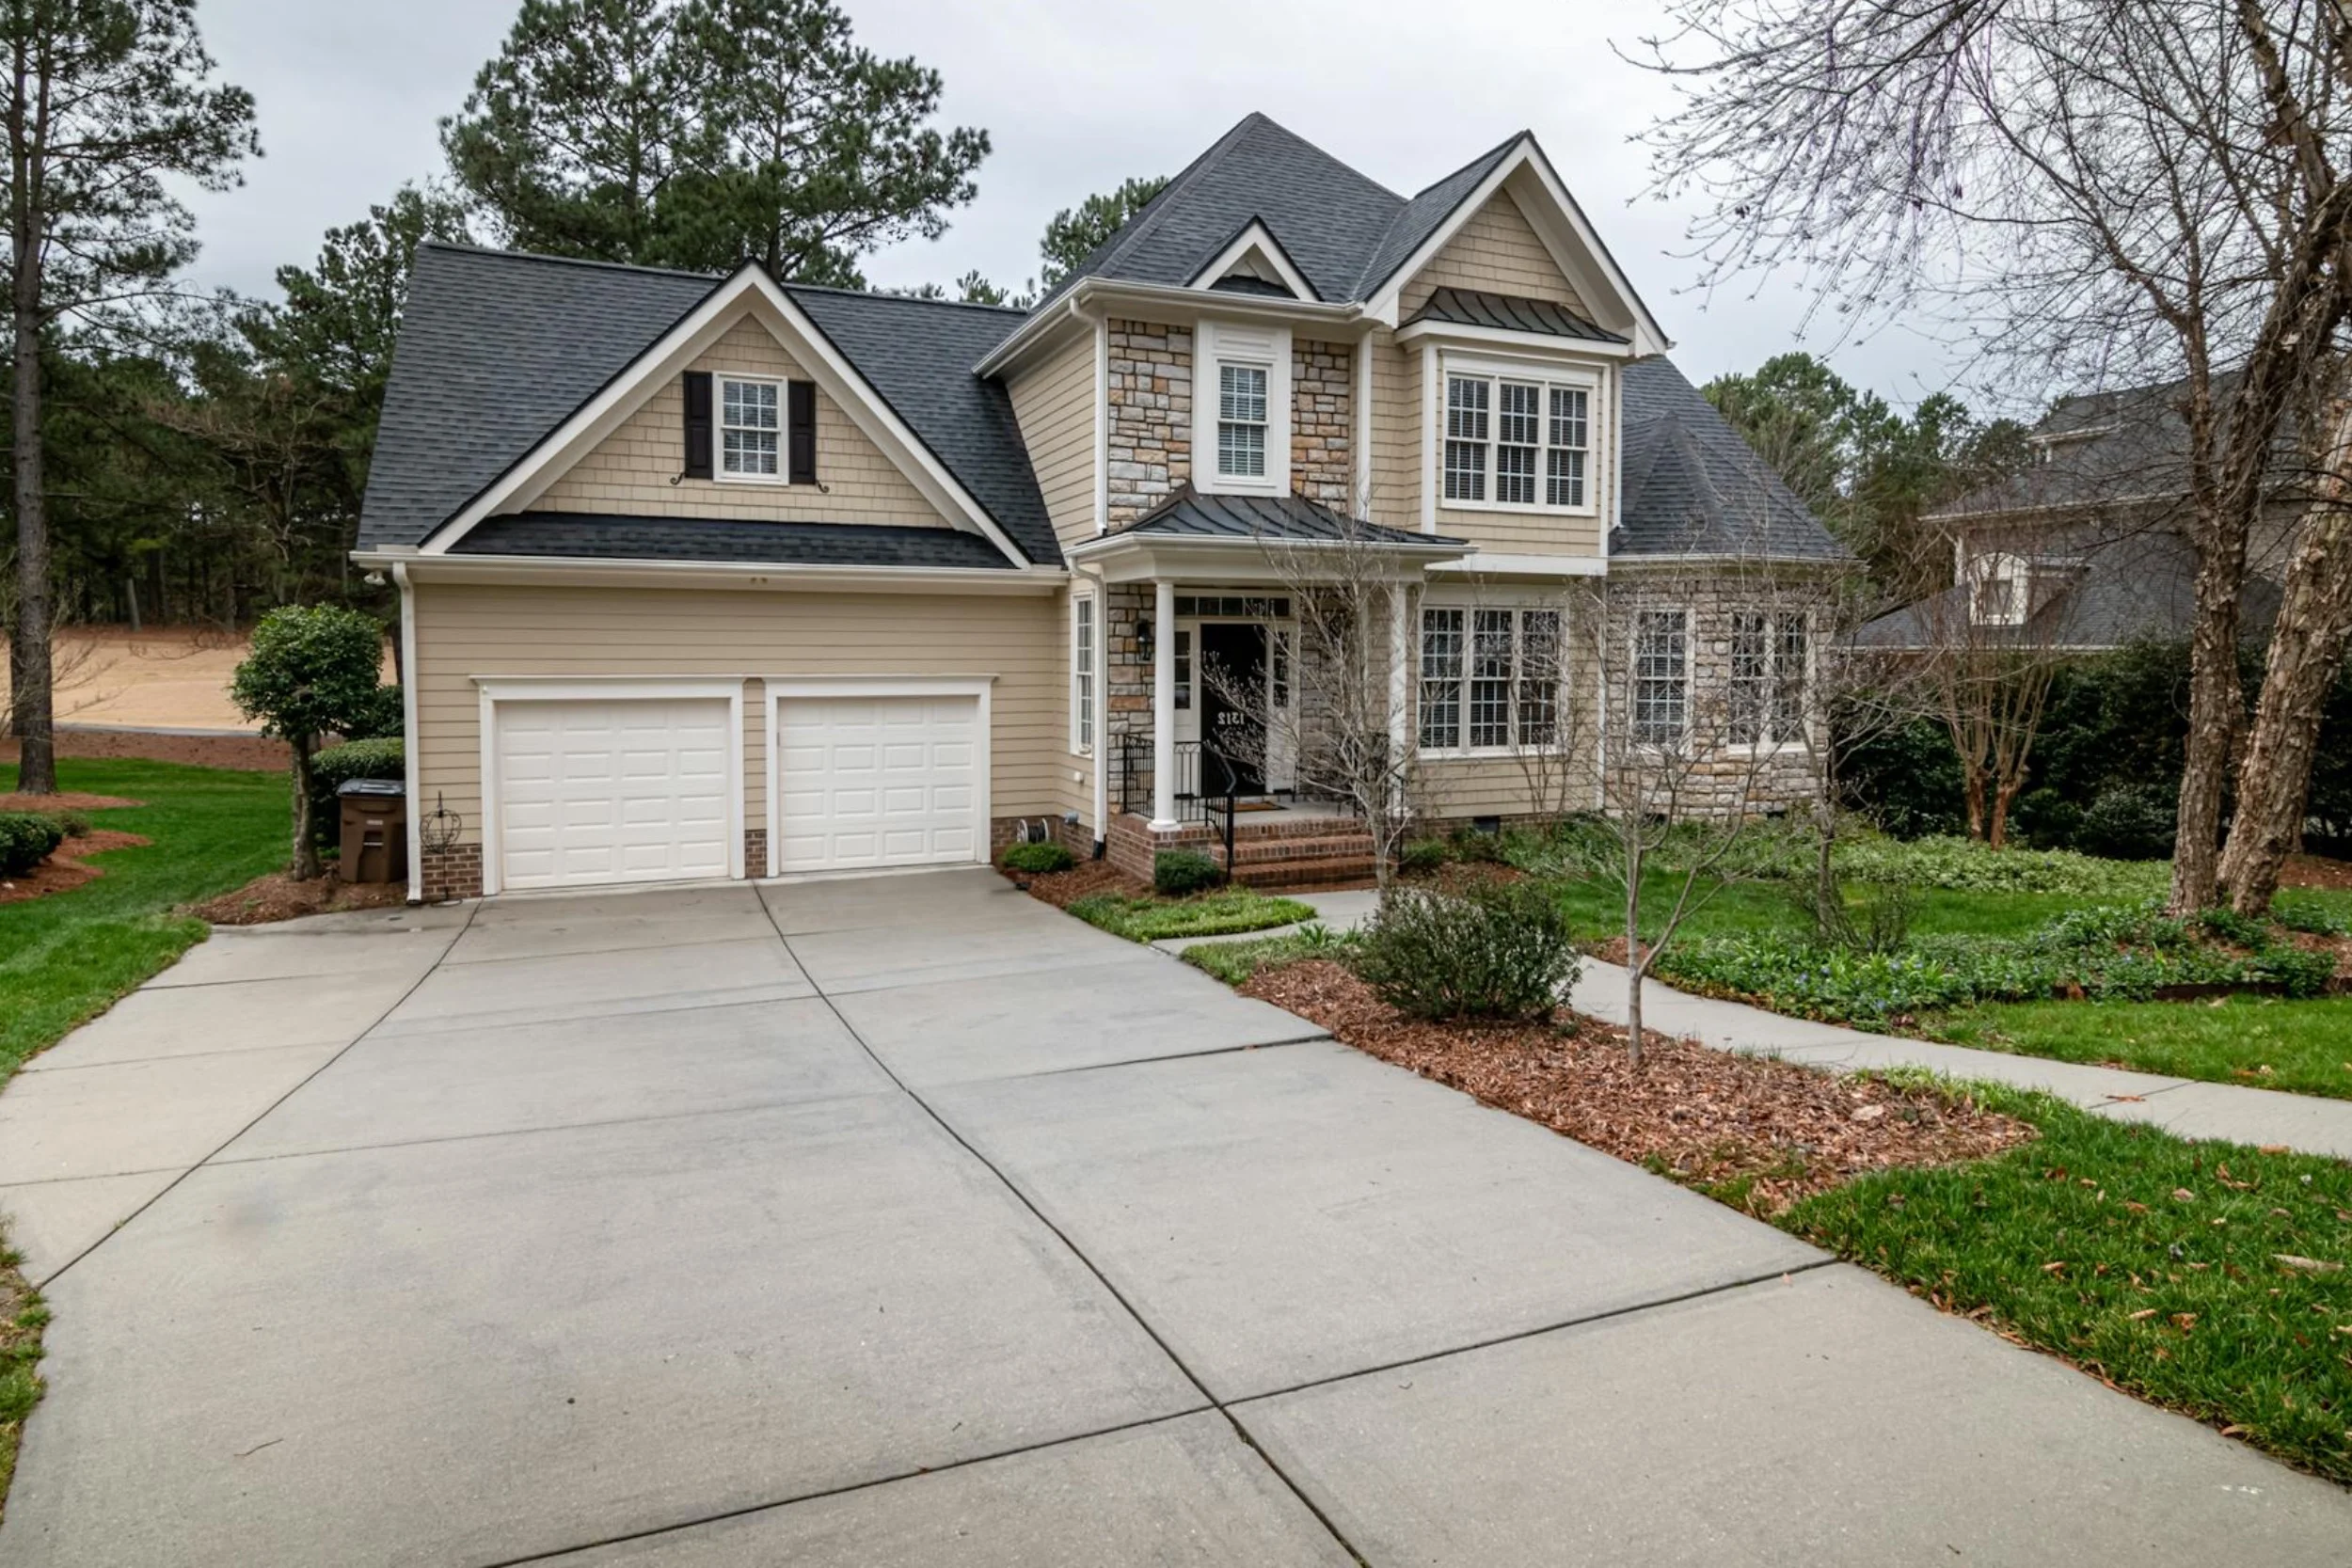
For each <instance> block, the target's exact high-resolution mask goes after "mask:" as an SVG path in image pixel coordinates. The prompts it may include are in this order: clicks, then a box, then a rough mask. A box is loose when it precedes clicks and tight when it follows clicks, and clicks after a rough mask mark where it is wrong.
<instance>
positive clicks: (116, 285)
mask: <svg viewBox="0 0 2352 1568" xmlns="http://www.w3.org/2000/svg"><path fill="white" fill-rule="evenodd" d="M0 46H5V48H6V50H7V58H8V79H7V81H6V83H5V85H0V117H4V118H5V123H6V135H7V137H8V169H7V173H6V179H7V181H8V256H7V259H6V266H7V269H8V299H9V312H10V318H11V323H12V325H13V326H14V329H15V336H14V349H15V363H14V368H13V378H12V399H11V402H12V407H11V417H12V423H13V432H12V435H13V440H14V444H15V451H14V463H13V467H14V473H13V475H12V479H13V490H12V495H13V499H14V505H15V509H16V529H17V559H16V566H17V594H16V624H15V626H14V628H13V635H12V636H11V638H10V641H9V650H8V652H9V671H10V675H11V677H12V681H13V701H12V707H13V713H12V720H13V724H14V728H15V730H16V734H17V737H18V740H19V742H20V743H21V746H22V752H21V767H20V772H19V779H18V787H19V788H20V789H23V790H25V791H27V792H30V793H37V794H46V793H52V792H54V791H55V790H56V787H57V775H56V736H55V733H54V732H55V705H54V697H55V693H54V691H53V689H52V686H53V682H52V667H51V663H50V646H49V635H50V623H51V618H52V615H51V611H52V598H51V594H52V587H53V585H52V583H51V580H50V546H49V526H48V512H47V498H46V495H45V492H44V489H43V483H42V468H41V450H42V449H41V435H42V420H41V391H42V373H41V362H42V347H43V343H44V340H46V339H48V338H49V337H50V336H51V335H52V334H54V333H55V332H56V331H57V330H58V329H59V328H60V327H61V326H64V327H68V328H72V329H74V330H76V331H79V332H80V333H82V334H84V335H86V336H92V337H98V338H102V339H103V336H105V335H106V334H107V333H109V332H110V331H113V330H117V329H119V328H120V327H121V326H123V325H125V323H126V320H127V319H128V318H129V317H130V316H131V315H132V314H133V313H134V312H135V310H136V309H137V308H138V307H139V306H141V305H142V304H145V303H148V302H151V301H152V300H154V299H155V297H156V296H157V295H158V294H159V293H162V292H164V291H165V290H166V289H167V286H168V280H169V278H170V277H171V275H172V274H173V273H174V272H175V271H177V270H178V269H179V268H181V267H182V266H184V265H185V264H186V263H187V262H188V261H189V260H191V259H192V258H193V257H194V256H195V254H196V239H195V235H194V232H193V230H194V226H195V220H194V218H193V217H192V215H191V214H189V212H188V210H187V208H186V207H185V206H183V204H182V203H181V202H179V201H178V200H176V199H174V198H173V197H172V196H171V195H170V193H169V191H168V189H167V181H173V180H178V181H184V182H188V183H191V184H194V185H196V186H197V187H199V189H205V190H219V189H224V188H226V187H228V186H230V185H232V184H234V183H235V182H236V180H237V178H238V176H237V166H238V164H239V162H240V161H241V160H242V159H243V158H245V157H246V156H248V155H250V154H254V153H258V152H259V151H260V144H259V142H258V140H257V139H256V137H255V135H254V131H253V100H252V97H251V95H249V94H248V93H246V92H245V91H244V90H243V89H241V88H238V87H230V86H227V85H225V84H222V83H219V82H216V81H215V80H213V61H212V57H211V56H210V55H207V54H206V53H205V52H204V46H203V43H202V41H201V40H200V39H199V37H198V34H197V27H196V8H195V3H194V0H0Z"/></svg>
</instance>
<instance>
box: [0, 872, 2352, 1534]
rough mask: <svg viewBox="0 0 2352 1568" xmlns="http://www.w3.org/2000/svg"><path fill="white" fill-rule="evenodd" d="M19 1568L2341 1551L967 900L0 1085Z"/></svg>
mask: <svg viewBox="0 0 2352 1568" xmlns="http://www.w3.org/2000/svg"><path fill="white" fill-rule="evenodd" d="M0 1207H5V1208H6V1209H7V1210H8V1212H10V1213H11V1215H12V1216H13V1217H14V1221H15V1224H16V1227H17V1230H18V1234H19V1237H20V1239H21V1244H23V1245H24V1246H25V1247H26V1249H27V1251H28V1254H29V1259H30V1265H31V1270H32V1272H33V1273H34V1274H35V1275H36V1276H37V1277H39V1278H40V1279H42V1280H44V1281H45V1282H46V1290H47V1293H48V1295H49V1297H50V1300H51V1302H52V1303H53V1305H54V1307H55V1309H56V1323H55V1324H54V1325H53V1327H52V1328H51V1330H50V1335H49V1346H50V1358H49V1360H48V1362H47V1364H46V1370H47V1375H48V1377H49V1381H50V1391H49V1397H48V1400H47V1402H46V1403H44V1404H43V1405H42V1406H41V1408H40V1411H39V1413H38V1414H37V1415H36V1416H35V1418H34V1419H33V1422H32V1425H31V1429H30V1431H29V1433H27V1441H26V1446H25V1449H24V1461H23V1465H22V1467H21V1468H20V1470H19V1472H18V1475H17V1480H16V1486H15V1491H14V1495H13V1497H11V1498H10V1500H9V1504H8V1520H7V1524H6V1527H5V1528H4V1529H0V1560H6V1561H7V1562H8V1563H11V1564H19V1565H27V1568H29V1565H34V1564H74V1565H82V1564H99V1563H120V1564H141V1565H150V1564H182V1563H186V1564H236V1565H240V1568H244V1565H250V1564H258V1563H271V1564H277V1563H285V1564H311V1563H329V1562H332V1563H338V1564H343V1563H350V1564H373V1563H436V1564H438V1563H453V1564H498V1563H514V1562H518V1561H533V1562H537V1561H551V1562H558V1563H564V1564H578V1565H586V1564H599V1565H604V1564H621V1563H628V1564H660V1565H662V1568H679V1565H692V1568H719V1565H750V1564H768V1563H776V1562H794V1563H799V1562H811V1563H858V1564H882V1563H886V1564H900V1563H904V1564H917V1563H920V1564H932V1563H941V1564H945V1563H955V1564H971V1563H978V1564H1006V1565H1011V1564H1035V1563H1057V1562H1072V1563H1085V1564H1089V1565H1094V1564H1113V1563H1144V1562H1152V1563H1174V1562H1199V1563H1235V1562H1246V1563H1251V1564H1274V1563H1331V1564H1345V1563H1347V1562H1349V1561H1350V1560H1362V1561H1366V1562H1371V1563H1375V1564H1387V1563H1399V1564H1402V1563H1464V1564H1468V1563H1501V1562H1511V1563H1520V1562H1595V1563H1623V1562H1644V1563H1679V1562H1690V1563H1700V1562H1705V1563H1710V1564H1713V1563H1726V1562H1754V1563H1788V1562H1798V1561H1802V1562H1806V1563H1816V1564H1818V1563H1851V1564H1872V1565H1877V1564H1884V1563H1905V1562H1935V1563H1946V1562H2001V1563H2020V1562H2051V1563H2057V1562H2074V1561H2094V1562H2096V1561H2124V1560H2130V1561H2134V1562H2179V1563H2192V1562H2194V1563H2203V1562H2210V1561H2219V1560H2232V1561H2249V1562H2251V1561H2260V1562H2264V1563H2268V1564H2294V1563H2321V1562H2328V1563H2340V1562H2341V1561H2342V1560H2344V1544H2345V1542H2346V1541H2348V1540H2352V1498H2348V1497H2347V1496H2346V1495H2345V1494H2344V1493H2343V1492H2341V1491H2339V1490H2338V1489H2336V1488H2334V1487H2331V1486H2328V1485H2325V1484H2323V1483H2320V1482H2318V1481H2312V1480H2309V1479H2307V1478H2304V1477H2301V1476H2297V1475H2295V1474H2292V1473H2290V1472H2288V1471H2286V1470H2285V1469H2283V1468H2281V1467H2280V1466H2278V1465H2272V1464H2270V1463H2269V1462H2267V1461H2265V1460H2264V1459H2262V1458H2261V1457H2260V1456H2258V1455H2256V1454H2254V1453H2253V1452H2251V1451H2250V1450H2249V1449H2244V1448H2242V1447H2240V1446H2238V1445H2235V1444H2233V1443H2231V1442H2229V1441H2227V1440H2225V1439H2223V1438H2221V1437H2218V1436H2217V1435H2215V1434H2213V1433H2210V1432H2207V1431H2205V1430H2204V1429H2202V1428H2201V1427H2198V1426H2196V1425H2194V1424H2192V1423H2190V1422H2187V1421H2185V1420H2181V1419H2179V1418H2173V1417H2170V1416H2167V1415H2164V1414H2162V1413H2160V1412H2157V1411H2154V1410H2152V1409H2149V1408H2147V1407H2145V1406H2143V1405H2140V1404H2138V1403H2137V1402H2133V1401H2131V1400H2128V1399H2125V1398H2122V1396H2119V1395H2115V1394H2112V1393H2109V1392H2108V1391H2106V1389H2104V1388H2102V1387H2101V1386H2098V1385H2097V1384H2096V1383H2094V1382H2093V1381H2091V1380H2090V1379H2089V1378H2087V1377H2084V1376H2082V1375H2080V1374H2078V1373H2076V1372H2074V1371H2072V1370H2068V1369H2066V1368H2064V1367H2062V1366H2060V1365H2058V1363H2056V1362H2053V1361H2050V1360H2047V1359H2045V1358H2042V1357H2039V1356H2035V1355H2031V1354H2026V1353H2024V1352H2021V1351H2018V1350H2015V1349H2013V1348H2011V1347H2010V1346H2008V1345H2006V1344H2004V1343H2003V1342H2001V1341H2000V1340H1998V1339H1996V1338H1994V1337H1993V1336H1991V1335H1989V1334H1986V1333H1983V1332H1982V1331H1980V1330H1979V1329H1977V1328H1975V1327H1973V1326H1972V1325H1969V1324H1967V1323H1960V1322H1955V1321H1953V1320H1950V1319H1947V1318H1945V1317H1942V1316H1940V1315H1938V1314H1937V1313H1935V1312H1934V1311H1932V1310H1931V1309H1930V1308H1928V1307H1924V1306H1922V1305H1920V1304H1918V1303H1916V1302H1914V1301H1913V1300H1911V1299H1910V1298H1909V1297H1908V1296H1906V1295H1904V1294H1903V1293H1901V1292H1900V1291H1896V1290H1894V1289H1892V1288H1890V1287H1888V1286H1885V1285H1883V1284H1882V1283H1880V1282H1879V1281H1877V1280H1876V1279H1874V1278H1872V1277H1871V1276H1869V1275H1864V1274H1861V1273H1859V1272H1856V1271H1854V1270H1851V1269H1849V1268H1846V1267H1843V1266H1841V1265H1837V1264H1834V1263H1831V1262H1829V1261H1828V1260H1827V1259H1823V1258H1822V1257H1821V1256H1820V1255H1819V1254H1817V1253H1815V1252H1813V1251H1812V1250H1810V1249H1809V1248H1807V1247H1805V1246H1804V1245H1802V1244H1800V1243H1796V1242H1794V1241H1792V1240H1790V1239H1789V1238H1788V1237H1786V1236H1784V1235H1782V1234H1780V1233H1779V1232H1777V1231H1774V1230H1772V1229H1771V1228H1769V1227H1764V1226H1761V1225H1757V1224H1754V1223H1751V1222H1749V1221H1747V1220H1744V1219H1741V1218H1740V1217H1739V1216H1737V1215H1735V1214H1733V1213H1731V1212H1729V1211H1727V1210H1724V1209H1722V1208H1719V1207H1717V1206H1716V1205H1714V1204H1711V1203H1709V1202H1708V1201H1706V1200H1704V1199H1702V1198H1698V1197H1695V1196H1691V1195H1689V1194H1686V1193H1684V1192H1681V1191H1679V1190H1677V1188H1675V1187H1673V1186H1671V1185H1669V1184H1667V1183H1666V1182H1663V1181H1661V1180H1654V1179H1652V1178H1650V1177H1648V1176H1646V1175H1645V1174H1643V1173H1642V1172H1640V1171H1639V1170H1636V1169H1634V1168H1632V1167H1630V1166H1628V1165H1624V1164H1618V1163H1617V1162H1615V1161H1613V1160H1611V1159H1609V1158H1607V1157H1605V1156H1603V1155H1600V1154H1597V1153H1596V1152H1593V1151H1592V1150H1589V1149H1587V1148H1582V1147H1581V1146H1580V1145H1578V1144H1575V1143H1572V1142H1569V1141H1568V1140H1566V1139H1564V1138H1559V1137H1556V1136H1554V1135H1552V1134H1551V1133H1549V1132H1545V1131H1543V1130H1541V1129H1539V1128H1537V1127H1534V1125H1532V1124H1530V1123H1527V1122H1523V1121H1520V1120H1518V1119H1517V1118H1515V1117H1508V1116H1504V1115H1501V1114H1499V1113H1496V1112H1492V1111H1488V1110H1486V1109H1483V1108H1481V1107H1480V1106H1478V1105H1476V1104H1475V1103H1473V1102H1472V1101H1469V1100H1467V1099H1465V1098H1463V1097H1462V1096H1460V1095H1457V1094H1454V1092H1452V1091H1450V1090H1447V1089H1444V1088H1440V1087H1438V1086H1437V1085H1433V1084H1429V1083H1426V1082H1424V1081H1422V1080H1420V1079H1418V1078H1415V1077H1413V1076H1411V1075H1409V1074H1407V1073H1405V1072H1401V1071H1398V1070H1396V1069H1391V1068H1389V1067H1386V1066H1383V1065H1381V1064H1379V1063H1377V1062H1375V1061H1373V1060H1371V1059H1369V1058H1367V1057H1363V1056H1360V1055H1358V1054H1356V1053H1353V1052H1350V1051H1347V1050H1345V1049H1343V1048H1341V1047H1339V1046H1337V1045H1335V1044H1333V1043H1331V1042H1330V1041H1328V1040H1325V1039H1321V1038H1318V1037H1315V1035H1314V1032H1313V1031H1312V1030H1311V1028H1310V1027H1309V1026H1307V1025H1305V1024H1303V1023H1302V1022H1299V1021H1298V1020H1296V1019H1295V1018H1293V1017H1291V1016H1290V1015H1288V1014H1285V1013H1281V1012H1279V1011H1276V1010H1275V1009H1272V1008H1270V1007H1265V1006H1260V1005H1258V1004H1255V1003H1251V1002H1247V1001H1243V1000H1241V999H1238V998H1235V997H1233V996H1232V995H1231V994H1229V993H1228V992H1226V991H1225V990H1223V989H1222V988H1220V987H1218V986H1216V984H1214V983H1212V982H1210V981H1209V980H1207V979H1206V978H1204V977H1202V976H1200V975H1199V974H1195V973H1193V972H1191V971H1189V970H1187V969H1185V968H1184V967H1183V966H1181V965H1180V964H1178V963H1177V962H1175V961H1174V960H1173V959H1171V958H1168V957H1167V956H1165V955H1162V954H1158V953H1155V952H1152V951H1151V950H1149V949H1143V948H1137V947H1133V946H1130V945H1128V944H1126V943H1123V942H1119V941H1117V940H1115V939H1113V938H1110V937H1107V936H1104V935H1102V934H1100V933H1097V932H1095V931H1092V930H1090V929H1089V928H1087V927H1083V926H1080V925H1078V924H1077V923H1075V922H1073V921H1070V920H1068V919H1066V918H1065V917H1063V916H1061V915H1058V914H1057V913H1056V912H1054V911H1051V910H1049V909H1047V908H1045V907H1044V906H1042V905H1039V904H1036V903H1033V902H1031V901H1030V900H1028V899H1027V898H1025V897H1024V896H1022V895H1018V894H1016V893H1014V892H1012V891H1011V890H1010V889H1009V888H1008V887H1007V886H1006V885H1005V884H1004V883H1003V882H1002V881H1001V880H999V879H996V878H995V877H993V875H990V874H987V873H946V874H939V875H931V876H921V877H899V878H887V879H869V880H863V881H840V882H827V883H818V884H812V885H806V886H796V887H781V888H771V889H768V890H765V892H764V893H755V892H753V891H751V890H748V889H730V890H724V891H714V892H691V893H689V892H649V893H643V894H636V895H612V896H599V897H575V898H561V899H554V898H550V899H540V900H532V901H516V902H493V903H490V904H487V905H484V906H481V907H479V908H476V909H469V910H460V911H419V912H416V913H402V914H398V915H392V916H384V915H375V916H367V917H358V918H353V917H333V918H330V919H327V920H323V921H317V922H311V923H306V924H305V925H304V926H302V927H293V928H287V927H281V928H278V929H273V930H264V931H236V932H226V931H225V932H221V933H219V934H217V935H216V936H215V939H214V940H213V941H212V942H208V943H206V944H205V945H204V946H202V947H200V948H199V949H198V950H197V951H196V952H195V953H193V954H191V955H190V956H189V958H187V959H186V960H185V961H183V963H182V964H181V965H180V966H178V967H177V968H176V969H174V970H173V971H172V972H171V973H170V974H167V976H165V977H164V978H163V979H162V980H161V981H159V982H158V983H157V984H155V985H154V986H151V987H150V988H148V989H147V990H143V991H141V992H139V993H138V994H137V995H135V996H134V997H132V998H130V999H128V1000H127V1001H126V1002H124V1003H123V1004H122V1005H121V1006H119V1007H118V1008H117V1009H116V1010H115V1011H114V1012H113V1013H110V1014H109V1015H107V1016H106V1017H105V1018H103V1019H102V1020H100V1021H99V1022H96V1023H94V1024H92V1025H90V1026H89V1027H88V1028H86V1029H84V1030H82V1031H81V1032H80V1033H79V1034H77V1035H75V1036H74V1037H72V1038H71V1039H69V1040H68V1041H66V1042H65V1043H63V1044H62V1045H60V1046H59V1047H57V1048H56V1050H55V1051H53V1052H51V1053H48V1054H47V1055H46V1056H44V1057H42V1058H40V1060H38V1061H37V1062H36V1063H35V1064H33V1067H32V1069H29V1070H27V1071H26V1072H24V1074H22V1075H21V1076H20V1077H19V1079H18V1080H17V1082H16V1084H15V1085H13V1086H12V1087H11V1088H10V1089H9V1090H8V1093H7V1094H6V1095H5V1096H0Z"/></svg>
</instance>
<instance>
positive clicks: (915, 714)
mask: <svg viewBox="0 0 2352 1568" xmlns="http://www.w3.org/2000/svg"><path fill="white" fill-rule="evenodd" d="M776 732H777V734H776V803H777V826H778V830H779V836H780V839H781V846H782V847H781V848H780V849H779V851H778V854H777V857H776V863H775V869H776V870H777V871H779V872H787V871H842V870H847V869H850V868H851V867H854V866H882V865H935V864H939V863H946V862H956V861H977V860H983V859H985V858H986V857H987V852H988V845H987V841H986V839H985V837H984V834H985V832H986V829H985V827H984V826H983V825H982V823H981V822H980V820H979V813H980V810H981V785H982V782H983V778H984V775H983V772H982V769H984V768H987V767H988V737H987V736H985V735H983V734H982V733H981V731H980V705H979V700H978V699H977V698H976V697H790V698H786V699H785V700H783V701H782V702H781V703H779V704H778V705H777V711H776Z"/></svg>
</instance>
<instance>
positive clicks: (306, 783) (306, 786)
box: [291, 735, 320, 882]
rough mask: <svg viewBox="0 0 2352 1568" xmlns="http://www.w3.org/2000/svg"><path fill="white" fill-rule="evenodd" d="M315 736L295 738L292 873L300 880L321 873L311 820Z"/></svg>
mask: <svg viewBox="0 0 2352 1568" xmlns="http://www.w3.org/2000/svg"><path fill="white" fill-rule="evenodd" d="M312 743H313V737H312V736H307V735H302V736H294V744H293V751H294V861H293V863H292V867H291V874H292V875H293V876H294V878H295V879H297V880H300V881H306V882H307V881H309V880H310V879H312V878H314V877H317V876H318V875H320V867H319V847H318V839H317V834H316V832H315V829H314V826H313V824H312V822H311V819H310V747H311V745H312Z"/></svg>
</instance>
